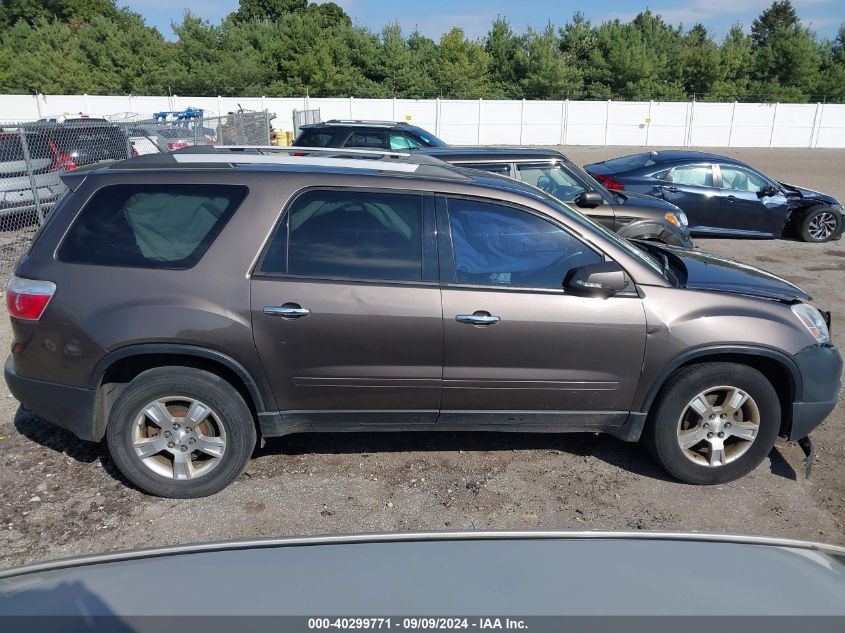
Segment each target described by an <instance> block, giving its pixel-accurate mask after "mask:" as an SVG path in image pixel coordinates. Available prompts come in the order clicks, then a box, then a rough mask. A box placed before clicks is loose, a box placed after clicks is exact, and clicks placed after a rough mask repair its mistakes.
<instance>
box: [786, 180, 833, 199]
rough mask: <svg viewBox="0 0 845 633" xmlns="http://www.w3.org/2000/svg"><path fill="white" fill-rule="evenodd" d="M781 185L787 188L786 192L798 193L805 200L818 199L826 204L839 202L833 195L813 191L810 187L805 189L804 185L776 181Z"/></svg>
mask: <svg viewBox="0 0 845 633" xmlns="http://www.w3.org/2000/svg"><path fill="white" fill-rule="evenodd" d="M778 184H779V185H780V186H781V187H783V188H784V189H786V190H787V193H792V194H796V193H797V194H798V195H799V196H801V197H802V198H804V199H805V200H818V201H819V202H826V203H827V204H839V200H837V199H836V198H834V197H833V196H829V195H827V194H826V193H821V192H820V191H813V190H812V189H805V188H804V187H798V186H796V185H790V184H788V183H785V182H781V183H778Z"/></svg>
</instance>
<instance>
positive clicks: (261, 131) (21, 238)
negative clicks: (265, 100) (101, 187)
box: [0, 111, 274, 284]
mask: <svg viewBox="0 0 845 633" xmlns="http://www.w3.org/2000/svg"><path fill="white" fill-rule="evenodd" d="M158 114H159V116H157V117H154V118H149V119H142V118H141V117H138V116H137V115H122V116H120V117H115V118H116V119H117V120H111V121H110V120H107V119H105V118H91V117H77V118H65V117H58V118H52V119H50V120H42V121H27V122H20V121H18V122H6V123H3V122H0V283H2V284H5V282H6V280H7V279H8V277H9V275H10V274H11V273H12V271H13V269H14V266H15V263H16V262H17V260H18V258H19V257H20V256H21V255H22V254H23V253H24V252H25V251H26V249H27V248H28V247H29V244H30V242H31V241H32V237H33V235H35V232H36V231H37V230H38V227H39V226H40V225H41V224H42V223H43V222H44V219H45V218H46V217H47V216H48V215H49V213H50V211H51V209H52V208H53V205H55V203H56V201H57V200H58V199H59V198H60V197H61V196H62V194H63V193H64V192H65V186H64V184H63V183H62V180H61V175H62V173H64V172H65V171H68V170H71V169H76V168H77V167H81V166H84V165H91V164H94V163H101V162H109V161H115V160H123V159H125V158H129V157H132V156H139V155H141V154H151V153H157V152H169V151H173V150H178V149H182V148H185V147H190V146H193V145H217V146H219V145H270V140H271V137H272V128H271V123H272V119H273V116H274V115H273V114H271V113H269V112H246V111H239V112H230V113H229V114H226V115H223V116H215V117H206V116H204V115H203V113H202V111H194V114H193V115H192V116H191V117H190V118H184V117H183V118H179V117H178V116H169V115H173V114H176V113H158ZM162 115H164V116H162ZM133 119H138V120H133Z"/></svg>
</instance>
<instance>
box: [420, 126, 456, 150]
mask: <svg viewBox="0 0 845 633" xmlns="http://www.w3.org/2000/svg"><path fill="white" fill-rule="evenodd" d="M414 133H415V134H416V136H417V138H419V139H420V141H422V143H423V145H426V146H428V147H449V146H448V145H447V144H446V143H445V142H443V141H441V140H440V139H439V138H437V137H436V136H434V134H432V133H431V132H428V131H426V130H423V129H422V128H414Z"/></svg>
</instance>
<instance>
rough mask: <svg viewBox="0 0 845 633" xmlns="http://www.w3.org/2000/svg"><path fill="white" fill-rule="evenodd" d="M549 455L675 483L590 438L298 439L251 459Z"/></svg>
mask: <svg viewBox="0 0 845 633" xmlns="http://www.w3.org/2000/svg"><path fill="white" fill-rule="evenodd" d="M521 450H546V451H549V450H554V451H560V452H562V453H568V454H570V455H575V456H578V457H594V458H596V459H600V460H602V461H604V462H607V463H609V464H612V465H614V466H617V467H618V468H621V469H623V470H627V471H629V472H632V473H635V474H638V475H643V476H646V477H651V478H655V479H660V480H663V481H674V480H673V479H671V477H669V476H668V475H667V474H666V473H665V472H664V471H663V470H662V469H661V468H660V467H659V466H658V465H657V464H655V463H654V462H653V461H652V460H651V458H650V456H649V455H648V453H647V452H646V451H645V449H643V448H642V447H641V446H640V445H638V444H633V443H628V442H622V441H620V440H617V439H615V438H613V437H610V436H608V435H597V434H595V433H566V434H560V433H494V432H483V431H473V432H456V431H426V432H411V431H409V432H407V433H401V432H391V433H379V432H361V433H297V434H292V435H287V436H285V437H279V438H271V439H268V440H267V443H266V444H265V446H264V447H263V448H260V449H257V450H256V453H255V455H254V457H256V458H262V457H265V456H267V457H269V456H272V455H308V454H318V455H319V454H330V455H345V454H360V453H399V452H422V453H433V452H458V451H465V452H507V451H521Z"/></svg>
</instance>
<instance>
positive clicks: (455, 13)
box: [119, 0, 845, 39]
mask: <svg viewBox="0 0 845 633" xmlns="http://www.w3.org/2000/svg"><path fill="white" fill-rule="evenodd" d="M335 1H336V2H337V4H339V5H340V6H342V7H343V8H344V9H345V10H346V12H347V13H348V14H349V15H350V16H352V19H353V21H355V22H356V23H357V24H362V25H365V26H368V27H370V28H371V29H373V30H375V31H378V30H379V29H380V28H381V27H382V26H383V25H385V24H387V23H388V22H393V21H398V22H399V23H400V24H401V25H402V27H403V28H404V30H405V31H411V30H413V28H414V27H419V29H420V31H422V32H423V33H424V34H425V35H428V36H430V37H433V38H435V39H437V38H438V37H439V36H440V34H441V33H443V32H444V31H446V30H448V29H449V28H451V27H452V26H460V27H461V28H463V29H464V31H465V32H466V33H467V35H468V36H470V37H472V38H478V37H483V36H484V34H485V33H487V30H488V29H489V28H490V24H491V22H492V21H493V20H494V19H496V16H497V15H501V16H504V17H506V18H507V19H508V20H509V21H510V23H511V25H512V26H513V27H514V29H516V30H517V31H521V30H523V29H524V28H525V27H527V26H533V27H535V28H542V27H543V26H545V25H546V23H547V22H548V21H549V20H551V22H552V23H553V24H556V25H560V24H563V23H565V22H566V21H567V20H568V19H569V18H570V17H571V16H572V14H573V13H574V12H575V11H577V10H580V11H582V12H583V13H584V14H585V15H586V16H587V17H588V18H590V19H591V20H593V21H594V22H601V21H603V20H607V19H612V18H620V19H622V20H628V19H631V18H632V17H634V16H635V15H636V14H637V13H639V12H640V11H642V10H644V9H646V8H649V9H651V10H652V11H654V12H655V13H660V14H661V15H662V16H663V17H664V18H665V19H666V20H667V21H669V22H671V23H673V24H679V23H683V24H684V25H685V26H692V25H693V24H694V23H696V22H702V23H703V24H704V25H705V26H707V27H708V28H709V29H710V30H711V31H712V32H713V33H715V34H716V35H717V36H718V37H721V36H723V35H724V34H725V33H726V32H727V30H728V29H729V28H730V27H731V25H733V24H736V23H739V24H741V25H743V26H744V27H745V28H746V30H748V28H749V27H750V26H751V22H752V20H754V18H755V17H757V15H759V14H760V12H761V11H762V10H763V9H765V8H766V7H767V6H769V5H770V4H771V0H680V1H676V2H667V1H666V0H641V1H639V2H622V1H620V0H600V1H599V2H591V3H585V2H571V1H567V0H516V1H514V0H510V1H509V2H500V1H499V0H406V1H393V2H390V1H388V0H335ZM119 4H122V5H123V6H126V7H128V8H131V9H132V10H133V11H137V12H139V13H141V14H142V15H144V17H146V19H147V23H148V24H151V25H153V26H157V27H158V28H159V29H160V30H161V32H162V33H163V34H164V35H165V37H168V38H170V37H172V36H173V33H172V31H171V29H170V23H171V22H172V21H174V20H175V21H179V20H181V17H182V15H183V14H184V12H185V11H186V10H188V11H191V12H192V13H194V14H195V15H198V16H200V17H202V18H205V19H207V20H211V21H212V22H218V21H219V20H220V19H221V18H222V17H223V16H225V15H227V14H228V13H230V12H232V11H234V10H235V9H236V8H237V6H238V2H237V0H133V1H131V2H128V1H125V0H124V1H123V2H120V0H119ZM792 4H793V6H795V8H796V10H797V11H798V15H799V16H800V17H801V19H802V21H803V22H804V24H805V25H806V26H810V27H811V28H813V29H814V30H815V31H816V32H817V33H818V34H819V35H821V36H826V37H834V36H835V35H836V31H837V29H838V28H839V25H840V24H842V23H845V2H843V0H792Z"/></svg>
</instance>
